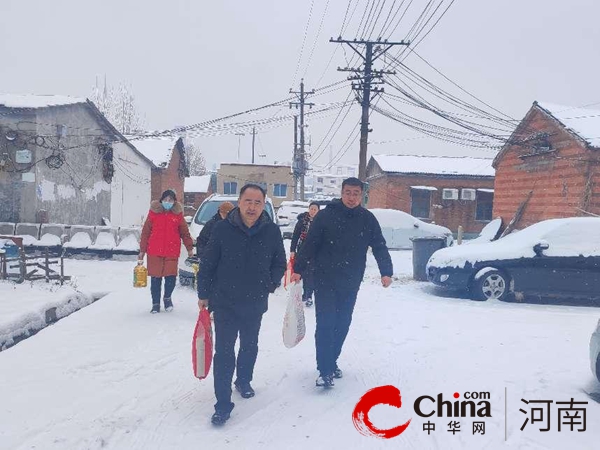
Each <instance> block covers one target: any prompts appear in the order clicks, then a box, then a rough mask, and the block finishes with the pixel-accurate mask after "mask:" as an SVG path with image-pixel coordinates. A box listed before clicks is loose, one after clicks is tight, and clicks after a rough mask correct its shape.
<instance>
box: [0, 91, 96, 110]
mask: <svg viewBox="0 0 600 450" xmlns="http://www.w3.org/2000/svg"><path fill="white" fill-rule="evenodd" d="M86 101H87V100H86V99H85V98H77V97H68V96H66V95H34V94H23V95H21V94H0V106H5V107H7V108H46V107H48V106H64V105H74V104H75V103H85V102H86Z"/></svg>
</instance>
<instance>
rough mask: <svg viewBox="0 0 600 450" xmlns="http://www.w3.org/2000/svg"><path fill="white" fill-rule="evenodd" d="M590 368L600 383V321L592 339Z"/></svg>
mask: <svg viewBox="0 0 600 450" xmlns="http://www.w3.org/2000/svg"><path fill="white" fill-rule="evenodd" d="M590 366H591V367H592V373H593V374H594V376H595V377H596V379H597V380H598V381H599V382H600V320H599V321H598V325H597V326H596V331H594V333H593V334H592V338H591V339H590Z"/></svg>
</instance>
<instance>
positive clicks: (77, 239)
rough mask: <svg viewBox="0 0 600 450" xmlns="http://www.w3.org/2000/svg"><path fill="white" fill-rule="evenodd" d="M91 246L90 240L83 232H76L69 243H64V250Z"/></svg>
mask: <svg viewBox="0 0 600 450" xmlns="http://www.w3.org/2000/svg"><path fill="white" fill-rule="evenodd" d="M90 245H92V238H90V235H89V234H88V233H86V232H85V231H78V232H77V233H75V234H74V235H73V236H72V237H71V239H70V240H69V242H66V243H65V244H64V245H63V247H64V248H88V247H89V246H90Z"/></svg>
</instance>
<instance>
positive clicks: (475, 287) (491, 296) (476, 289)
mask: <svg viewBox="0 0 600 450" xmlns="http://www.w3.org/2000/svg"><path fill="white" fill-rule="evenodd" d="M509 289H510V280H509V278H508V276H506V274H504V273H502V272H500V271H499V270H496V269H492V270H489V271H487V272H485V273H484V274H483V275H482V276H480V277H479V278H477V279H476V280H473V284H472V288H471V294H472V295H473V298H474V299H475V300H481V301H486V300H504V299H505V298H506V296H507V295H508V291H509Z"/></svg>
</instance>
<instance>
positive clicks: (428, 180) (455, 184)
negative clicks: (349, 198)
mask: <svg viewBox="0 0 600 450" xmlns="http://www.w3.org/2000/svg"><path fill="white" fill-rule="evenodd" d="M368 182H369V202H368V204H367V207H368V208H389V209H398V210H400V211H405V212H407V213H409V214H410V212H411V188H410V186H432V187H435V188H437V191H431V204H432V207H431V209H430V216H429V219H430V220H429V221H430V222H435V223H436V224H438V225H442V226H445V227H447V228H450V230H452V231H453V232H455V233H456V232H457V231H458V226H459V225H462V227H463V230H464V232H465V233H479V232H480V231H481V229H482V228H483V227H484V226H485V225H486V224H487V223H488V222H482V221H476V220H475V212H476V208H477V201H476V200H469V201H467V200H442V190H443V189H445V188H448V189H459V199H460V195H461V191H460V190H461V189H462V188H466V189H483V188H485V189H493V187H494V179H493V178H491V177H489V178H455V177H452V178H451V177H445V178H442V177H437V176H430V175H382V176H380V177H378V178H373V179H370V180H368ZM434 205H438V206H434Z"/></svg>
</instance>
